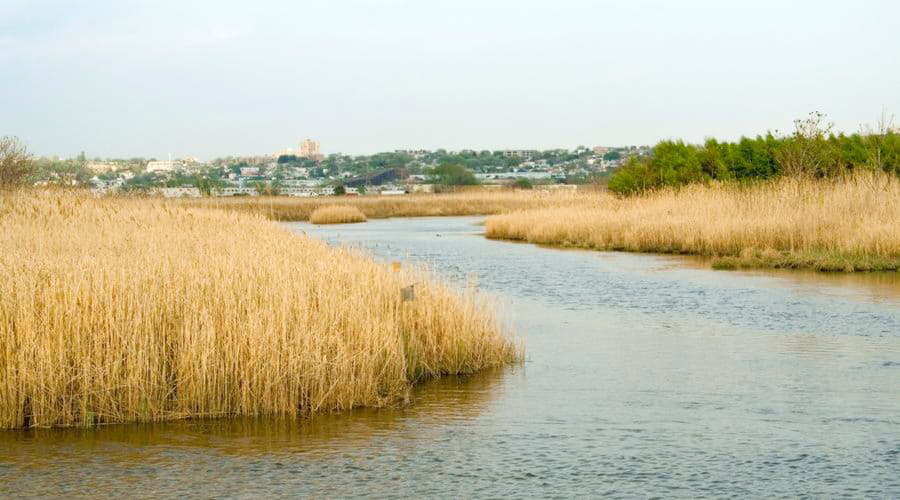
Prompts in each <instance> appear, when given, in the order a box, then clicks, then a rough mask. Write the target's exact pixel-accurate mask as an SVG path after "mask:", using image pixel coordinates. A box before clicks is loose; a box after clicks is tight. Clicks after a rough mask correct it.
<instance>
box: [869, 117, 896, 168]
mask: <svg viewBox="0 0 900 500" xmlns="http://www.w3.org/2000/svg"><path fill="white" fill-rule="evenodd" d="M898 132H900V130H898V129H897V128H896V127H894V115H888V114H887V112H885V111H884V110H882V111H881V118H879V120H878V123H877V124H876V126H875V127H873V126H871V125H863V126H862V127H860V131H859V133H860V135H861V136H862V138H863V143H864V144H865V145H866V156H867V157H868V158H867V162H866V163H867V164H868V166H869V167H871V168H873V169H875V170H889V169H890V167H889V165H890V164H891V159H892V158H890V153H891V151H890V147H889V146H888V144H887V140H888V136H889V135H891V134H896V133H898ZM894 156H895V157H894V158H893V160H896V153H895V154H894Z"/></svg>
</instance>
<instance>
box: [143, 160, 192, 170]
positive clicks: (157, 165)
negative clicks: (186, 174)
mask: <svg viewBox="0 0 900 500" xmlns="http://www.w3.org/2000/svg"><path fill="white" fill-rule="evenodd" d="M182 167H183V165H182V163H181V160H154V161H148V162H147V172H148V173H150V172H174V171H175V170H180V169H181V168H182Z"/></svg>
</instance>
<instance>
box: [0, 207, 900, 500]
mask: <svg viewBox="0 0 900 500" xmlns="http://www.w3.org/2000/svg"><path fill="white" fill-rule="evenodd" d="M480 220H481V219H480V218H477V217H474V218H473V217H448V218H421V219H386V220H374V221H370V222H367V223H365V224H355V225H340V226H318V227H317V226H312V225H310V224H306V223H289V224H287V226H288V227H290V228H291V229H292V230H294V231H298V232H306V233H309V234H311V235H314V236H317V237H321V238H324V239H326V240H328V241H329V242H332V243H333V244H342V245H353V246H358V247H361V248H364V249H366V250H367V251H369V252H371V253H372V254H373V255H375V256H376V257H377V258H379V259H382V260H385V261H393V260H402V261H405V262H409V263H413V262H414V263H420V264H425V265H427V266H429V267H430V268H431V269H432V271H433V272H434V273H435V274H436V275H438V276H440V277H442V278H444V279H446V280H448V281H450V282H452V283H454V284H456V285H458V286H463V285H465V284H466V283H476V284H477V286H478V288H479V289H480V290H483V291H484V292H486V293H487V294H489V295H491V296H493V297H494V300H495V301H496V302H497V306H498V308H499V310H500V311H501V314H502V317H503V318H504V321H505V322H506V324H507V325H508V328H510V330H511V331H513V332H515V334H516V335H517V336H518V337H520V338H521V339H522V341H523V343H524V344H525V346H526V350H527V355H526V358H527V359H526V361H525V363H523V364H522V365H521V366H516V367H510V368H506V369H500V370H495V371H491V372H489V373H483V374H479V375H476V376H473V377H468V378H456V377H448V378H444V379H441V380H437V381H434V382H430V383H428V384H424V385H423V386H421V387H419V388H417V389H416V390H415V392H414V398H413V402H412V404H410V405H408V406H406V407H398V408H389V409H382V410H360V411H353V412H348V413H344V414H338V415H327V416H319V417H316V418H314V419H312V420H309V421H297V420H291V419H287V420H280V419H266V418H263V419H224V420H213V421H185V422H174V423H166V424H156V425H115V426H105V427H99V428H91V429H39V430H28V431H2V432H0V496H22V495H54V496H60V495H62V496H79V495H81V496H116V495H119V496H128V497H131V496H145V497H158V496H178V495H187V494H190V495H192V496H204V497H213V496H273V495H278V496H314V497H333V496H362V495H371V496H377V497H393V496H397V497H409V496H415V497H418V496H429V497H443V498H457V497H473V496H474V497H506V496H513V497H564V498H568V497H575V496H580V497H584V496H599V495H609V496H617V497H638V498H647V497H654V496H657V497H703V496H714V497H722V496H738V497H746V496H752V497H777V496H782V497H797V496H810V497H823V496H824V497H835V496H841V495H847V496H850V497H898V496H900V275H898V274H897V273H893V274H855V275H843V274H841V275H832V274H821V273H811V272H797V271H780V272H778V271H765V272H763V271H755V272H744V271H714V270H711V269H709V268H708V265H707V263H706V262H704V261H703V260H701V259H690V258H683V257H671V256H657V255H637V254H626V253H617V252H587V251H569V250H557V249H547V248H541V247H537V246H534V245H528V244H519V243H510V242H501V241H491V240H487V239H485V238H484V237H483V236H482V235H481V232H482V229H481V227H480V226H478V225H477V223H478V222H479V221H480ZM249 265H252V263H251V264H249Z"/></svg>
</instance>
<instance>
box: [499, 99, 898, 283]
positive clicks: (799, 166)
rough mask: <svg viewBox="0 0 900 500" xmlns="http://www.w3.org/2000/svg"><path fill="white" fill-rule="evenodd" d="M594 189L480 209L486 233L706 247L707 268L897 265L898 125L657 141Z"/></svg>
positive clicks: (560, 241)
mask: <svg viewBox="0 0 900 500" xmlns="http://www.w3.org/2000/svg"><path fill="white" fill-rule="evenodd" d="M609 188H610V190H611V191H612V192H613V193H616V194H617V196H609V195H601V196H598V197H595V198H593V199H589V200H587V199H586V200H582V201H581V202H580V203H579V204H577V205H575V206H567V207H560V208H547V209H538V210H525V211H518V212H515V213H511V214H505V215H497V216H493V217H490V218H489V219H488V220H487V223H486V232H487V236H488V237H490V238H503V239H511V240H521V241H529V242H532V243H540V244H548V245H562V246H571V247H580V248H592V249H597V250H625V251H634V252H664V253H680V254H697V255H705V256H711V257H713V266H714V267H717V268H736V267H777V268H807V269H817V270H822V271H896V270H898V269H900V134H898V133H897V131H896V129H894V128H892V127H890V126H888V125H885V123H884V121H882V125H881V126H880V127H879V128H878V129H877V130H872V129H868V130H866V131H864V132H863V133H859V134H852V135H849V136H847V135H843V134H840V135H834V134H831V133H830V127H829V126H827V125H824V124H823V116H822V115H820V114H817V113H814V114H812V115H811V116H810V117H809V118H808V119H806V120H801V121H798V122H796V131H795V132H794V133H793V135H790V136H787V137H780V138H776V137H775V136H774V135H773V134H768V135H767V136H766V137H757V138H756V139H742V140H741V141H740V142H737V143H720V142H717V141H715V140H709V141H707V142H706V144H704V145H703V146H693V145H687V144H684V143H682V142H673V141H663V142H661V143H659V144H657V146H656V147H655V148H654V149H653V154H652V155H650V156H648V157H643V158H636V157H635V158H632V159H630V160H629V161H628V162H627V163H626V165H625V166H624V167H623V168H622V169H620V170H619V171H617V172H616V173H615V174H613V176H612V178H611V180H610V182H609Z"/></svg>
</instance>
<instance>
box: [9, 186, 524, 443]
mask: <svg viewBox="0 0 900 500" xmlns="http://www.w3.org/2000/svg"><path fill="white" fill-rule="evenodd" d="M0 223H2V226H3V228H4V229H3V231H2V232H0V338H2V339H4V342H3V345H2V346H0V427H6V428H15V427H44V426H73V425H74V426H79V425H93V424H102V423H111V422H128V421H136V422H141V421H159V420H170V419H181V418H195V417H218V416H232V415H262V414H277V415H295V414H298V413H300V414H311V413H316V412H329V411H335V410H346V409H350V408H354V407H362V406H366V407H378V406H384V405H387V404H393V403H396V402H398V401H403V400H404V399H405V398H406V397H407V394H408V390H409V388H410V387H411V385H412V384H414V383H416V382H418V381H421V380H424V379H427V378H431V377H436V376H440V375H445V374H466V373H472V372H476V371H479V370H481V369H484V368H487V367H492V366H497V365H502V364H506V363H510V362H515V361H517V360H519V359H521V348H520V347H519V346H517V345H516V344H515V343H514V342H513V341H511V339H510V338H509V337H508V336H507V335H506V334H505V333H504V331H503V330H502V328H501V327H500V326H499V325H498V322H497V321H496V319H495V316H494V314H493V312H492V310H491V308H490V307H489V306H488V305H486V304H485V302H484V301H483V300H481V299H480V298H479V297H477V296H476V295H475V293H474V292H472V291H470V292H465V293H463V292H457V291H454V290H451V289H449V288H448V287H446V286H444V285H443V284H441V283H439V282H437V281H435V280H433V279H432V278H430V277H429V276H428V275H427V274H425V273H424V272H423V271H420V270H414V269H404V270H402V271H400V272H394V271H393V270H391V269H389V268H388V267H386V266H385V265H383V264H379V263H376V262H375V261H374V260H373V259H371V258H370V257H369V256H366V255H363V254H361V253H359V252H358V251H354V250H348V249H338V248H331V247H328V246H327V245H326V244H325V243H323V242H321V241H318V240H315V239H312V238H308V237H303V236H298V235H294V234H291V233H290V232H289V231H288V230H286V229H284V228H283V227H280V226H278V225H277V224H276V223H274V222H270V221H267V220H264V219H263V218H261V217H256V216H253V215H247V214H236V213H230V214H229V213H224V212H221V211H216V210H204V209H190V208H186V207H178V206H173V205H172V204H171V203H166V202H162V201H153V200H144V199H134V200H128V199H115V198H113V199H93V198H90V197H86V196H83V195H78V194H67V193H59V192H40V191H34V192H22V193H16V194H4V195H3V196H2V197H0ZM412 284H415V285H414V294H413V297H412V298H413V299H414V300H408V301H403V298H402V295H401V288H403V287H407V286H410V285H412ZM407 298H410V296H409V295H407Z"/></svg>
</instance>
